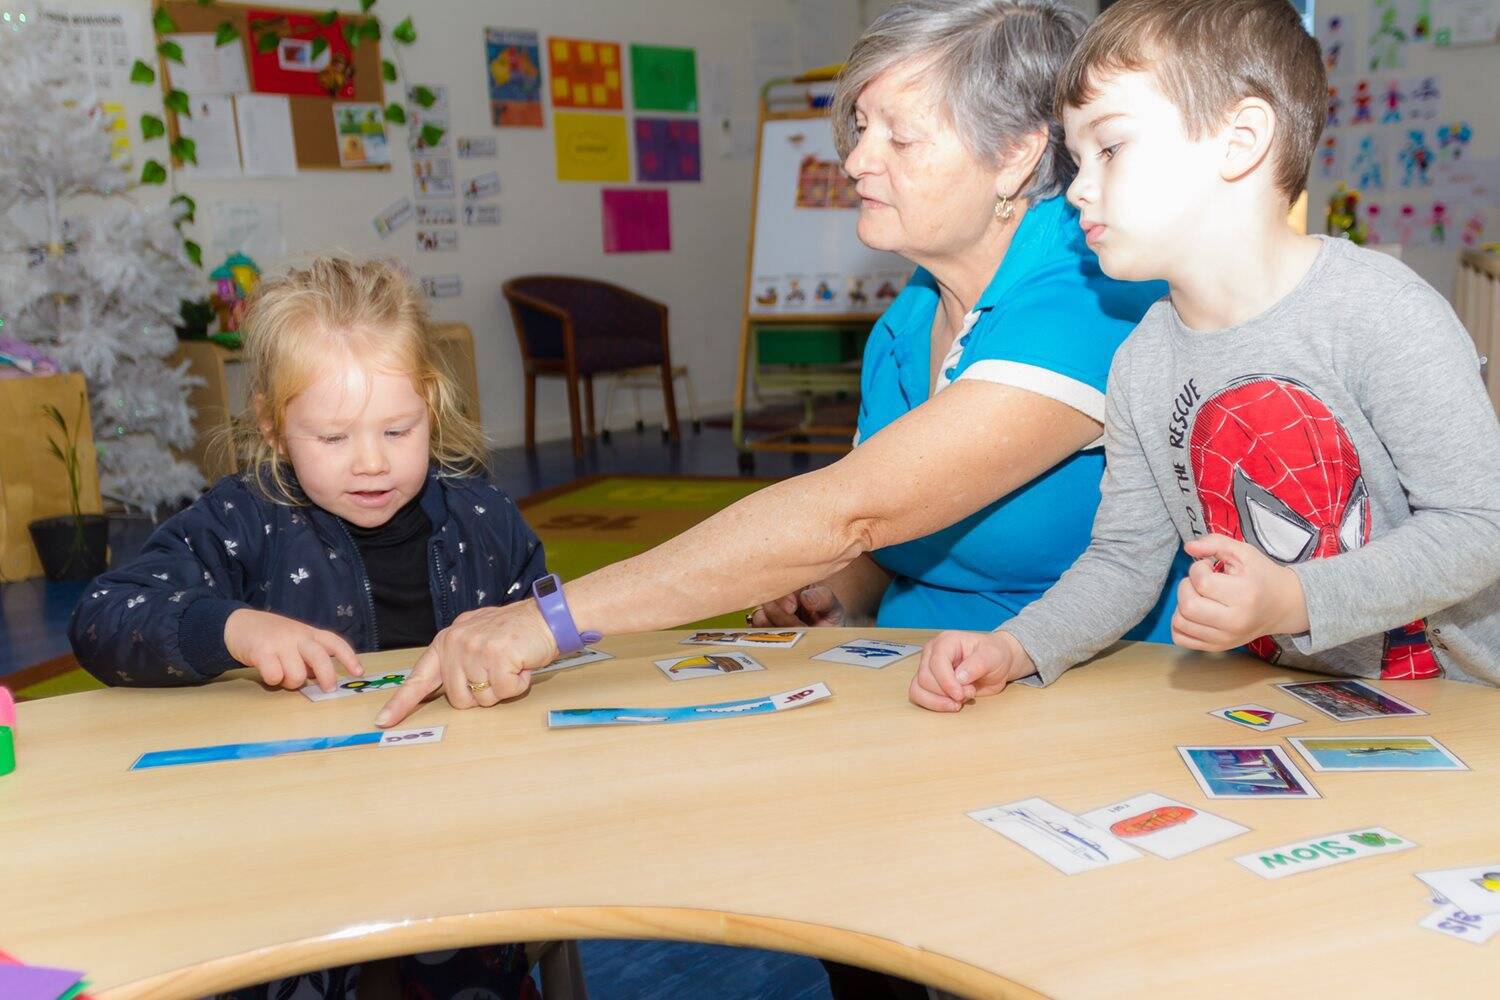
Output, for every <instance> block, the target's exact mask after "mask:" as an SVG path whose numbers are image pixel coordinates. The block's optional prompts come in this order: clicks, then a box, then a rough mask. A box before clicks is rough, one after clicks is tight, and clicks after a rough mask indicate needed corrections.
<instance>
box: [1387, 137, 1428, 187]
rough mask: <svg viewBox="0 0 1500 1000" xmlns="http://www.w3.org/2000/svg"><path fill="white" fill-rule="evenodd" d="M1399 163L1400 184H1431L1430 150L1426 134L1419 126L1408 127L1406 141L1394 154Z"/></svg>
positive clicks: (1407, 185)
mask: <svg viewBox="0 0 1500 1000" xmlns="http://www.w3.org/2000/svg"><path fill="white" fill-rule="evenodd" d="M1396 156H1397V159H1398V160H1399V161H1400V163H1401V186H1402V187H1404V188H1409V187H1430V186H1431V185H1432V176H1431V170H1432V150H1431V148H1429V147H1428V145H1427V134H1426V132H1425V131H1424V130H1422V129H1419V128H1414V129H1408V130H1407V133H1406V141H1405V142H1404V143H1403V144H1402V146H1401V150H1400V152H1398V153H1397V154H1396Z"/></svg>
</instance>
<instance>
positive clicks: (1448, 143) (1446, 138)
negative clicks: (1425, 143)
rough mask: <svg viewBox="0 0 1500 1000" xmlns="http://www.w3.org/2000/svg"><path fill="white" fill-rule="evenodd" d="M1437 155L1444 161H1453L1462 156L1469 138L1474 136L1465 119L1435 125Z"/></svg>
mask: <svg viewBox="0 0 1500 1000" xmlns="http://www.w3.org/2000/svg"><path fill="white" fill-rule="evenodd" d="M1436 135H1437V144H1438V156H1439V157H1441V158H1442V160H1443V161H1444V162H1445V163H1455V162H1457V161H1458V160H1460V159H1462V158H1463V155H1464V150H1465V149H1467V148H1468V146H1469V140H1470V139H1472V138H1474V131H1473V129H1471V128H1469V123H1468V122H1465V121H1457V122H1449V123H1448V124H1446V125H1439V126H1438V127H1437V132H1436Z"/></svg>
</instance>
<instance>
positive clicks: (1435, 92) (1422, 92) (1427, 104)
mask: <svg viewBox="0 0 1500 1000" xmlns="http://www.w3.org/2000/svg"><path fill="white" fill-rule="evenodd" d="M1442 99H1443V86H1442V82H1441V81H1440V80H1439V78H1438V77H1436V76H1433V75H1430V74H1429V75H1426V76H1414V77H1412V78H1411V82H1410V83H1409V84H1408V85H1407V90H1406V120H1407V121H1432V120H1433V119H1434V118H1436V117H1437V114H1438V106H1439V104H1440V103H1441V102H1442Z"/></svg>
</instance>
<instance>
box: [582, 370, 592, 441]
mask: <svg viewBox="0 0 1500 1000" xmlns="http://www.w3.org/2000/svg"><path fill="white" fill-rule="evenodd" d="M583 412H584V415H585V417H586V420H585V422H584V426H585V427H586V428H587V431H586V433H587V434H588V436H589V437H590V438H592V437H593V436H594V376H592V375H585V376H583Z"/></svg>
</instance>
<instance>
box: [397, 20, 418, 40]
mask: <svg viewBox="0 0 1500 1000" xmlns="http://www.w3.org/2000/svg"><path fill="white" fill-rule="evenodd" d="M391 37H392V38H394V39H395V40H396V41H398V42H400V43H401V44H402V45H410V44H411V43H412V42H415V41H416V40H417V29H416V28H414V27H412V23H411V18H409V17H408V18H406V19H404V20H403V21H402V22H401V23H400V24H398V25H396V28H395V30H394V31H392V32H391Z"/></svg>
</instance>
